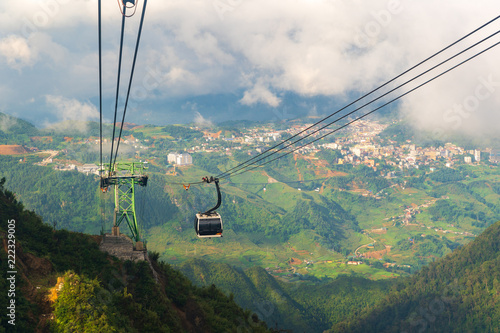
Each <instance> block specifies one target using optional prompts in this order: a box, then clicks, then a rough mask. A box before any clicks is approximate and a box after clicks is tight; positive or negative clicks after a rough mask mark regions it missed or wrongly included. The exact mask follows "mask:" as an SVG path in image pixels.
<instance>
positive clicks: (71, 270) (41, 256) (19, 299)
mask: <svg viewBox="0 0 500 333" xmlns="http://www.w3.org/2000/svg"><path fill="white" fill-rule="evenodd" d="M4 183H5V180H4V179H2V180H1V181H0V235H1V238H2V243H3V246H2V250H1V251H0V257H1V261H0V269H2V271H3V272H8V271H15V272H17V273H9V274H10V275H9V276H13V279H14V280H15V282H14V283H13V282H12V281H11V280H7V279H5V278H4V279H1V280H0V289H1V290H9V288H10V289H12V290H13V293H15V295H14V294H12V295H10V294H8V293H7V292H3V293H1V294H0V306H2V307H3V308H4V309H6V308H7V306H8V305H9V304H12V303H13V301H14V304H15V310H13V311H11V313H12V314H13V318H7V317H5V316H2V317H1V319H0V320H1V321H0V332H4V331H9V332H31V331H35V330H36V331H39V332H48V331H49V330H52V331H55V332H63V331H74V332H104V331H106V332H236V331H237V330H247V329H249V328H251V329H252V330H253V332H267V329H266V328H265V325H264V324H263V323H261V322H259V321H258V319H257V317H256V316H252V314H251V312H250V311H244V310H242V309H241V308H240V307H239V306H237V305H236V303H235V302H234V301H233V300H232V299H231V298H229V297H227V296H225V295H224V294H223V293H222V292H221V291H219V290H218V289H217V288H215V286H209V287H204V288H198V287H194V286H193V285H192V284H191V282H190V281H189V280H187V279H186V278H185V277H184V276H183V275H182V274H180V273H179V272H178V271H176V270H173V269H172V268H171V267H170V266H169V265H168V264H165V263H160V262H157V261H156V259H157V258H158V255H157V254H153V256H152V266H153V267H154V269H155V270H156V272H157V273H158V283H156V282H155V278H154V276H153V273H152V271H151V268H150V266H149V265H148V263H147V262H138V263H134V262H131V261H126V262H123V261H120V260H117V259H116V258H113V257H110V256H109V255H107V254H105V253H103V252H101V251H100V250H99V248H98V242H99V238H100V237H99V236H89V235H84V234H80V233H72V232H68V231H66V230H57V231H56V230H53V229H52V228H51V227H49V226H48V225H46V224H44V223H43V222H42V221H41V219H40V218H39V217H38V216H37V215H35V214H34V213H33V212H29V211H26V210H25V209H24V207H23V205H22V204H21V203H19V202H17V200H16V199H15V196H14V194H13V193H12V192H10V191H7V190H4V188H3V185H4ZM9 234H10V235H15V237H13V236H8V235H9ZM9 245H11V246H9ZM9 250H11V251H10V252H9ZM14 250H15V264H13V262H12V261H9V260H8V259H11V260H12V257H8V254H12V253H13V252H14ZM10 265H13V266H10ZM13 285H15V287H14V286H13ZM11 286H12V288H11ZM9 311H10V310H9ZM9 320H14V321H13V322H11V323H9V322H8V321H9ZM12 323H15V326H14V325H12Z"/></svg>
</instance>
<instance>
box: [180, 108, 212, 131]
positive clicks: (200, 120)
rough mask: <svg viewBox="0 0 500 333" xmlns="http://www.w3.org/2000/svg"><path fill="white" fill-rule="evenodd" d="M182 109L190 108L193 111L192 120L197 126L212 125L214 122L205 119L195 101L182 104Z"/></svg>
mask: <svg viewBox="0 0 500 333" xmlns="http://www.w3.org/2000/svg"><path fill="white" fill-rule="evenodd" d="M182 108H183V109H191V110H192V111H193V112H194V119H193V122H194V123H195V124H196V125H197V126H199V127H213V126H214V124H213V123H212V121H211V120H209V119H206V118H205V117H203V115H202V114H201V113H200V112H199V111H198V105H197V104H196V103H187V104H185V105H183V107H182Z"/></svg>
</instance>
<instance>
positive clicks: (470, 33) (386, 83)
mask: <svg viewBox="0 0 500 333" xmlns="http://www.w3.org/2000/svg"><path fill="white" fill-rule="evenodd" d="M499 18H500V15H499V16H497V17H495V18H493V19H492V20H490V21H488V22H486V23H485V24H483V25H481V26H480V27H478V28H476V29H475V30H473V31H471V32H469V33H468V34H466V35H465V36H463V37H461V38H459V39H458V40H456V41H455V42H453V43H451V44H450V45H448V46H446V47H445V48H443V49H441V50H440V51H438V52H436V53H434V54H433V55H431V56H430V57H428V58H426V59H425V60H423V61H421V62H419V63H418V64H416V65H414V66H413V67H411V68H409V69H407V70H406V71H404V72H403V73H401V74H399V75H398V76H396V77H394V78H392V79H391V80H389V81H387V82H385V83H384V84H382V85H381V86H379V87H377V88H375V89H373V90H371V91H370V92H368V93H367V94H365V95H363V96H361V97H359V98H358V99H356V100H355V101H353V102H351V103H349V104H348V105H346V106H344V107H342V108H341V109H339V110H337V111H336V112H334V113H332V114H330V115H329V116H328V117H326V118H323V119H322V120H320V121H317V122H316V123H314V124H312V125H311V126H309V127H308V128H306V129H304V130H302V131H300V132H299V133H296V134H295V135H293V136H292V137H290V138H288V139H286V140H284V141H283V142H281V143H279V144H277V145H275V146H273V147H271V148H269V149H268V150H266V151H265V152H263V153H261V154H259V155H257V156H254V157H253V158H250V159H249V160H247V161H245V162H242V163H240V164H239V165H237V166H235V167H233V168H231V169H229V170H227V171H225V172H224V173H221V174H219V175H217V177H222V176H224V175H225V174H227V173H228V172H231V171H233V170H234V169H236V168H238V167H240V166H243V165H246V164H248V163H249V162H250V161H253V160H255V159H256V158H258V157H259V156H261V155H263V154H266V153H268V152H270V151H271V150H273V149H275V148H276V147H279V146H280V145H282V144H284V143H286V142H288V141H290V140H291V139H293V138H295V137H297V136H298V135H300V134H302V133H304V132H306V131H307V130H309V129H311V128H312V127H314V126H316V125H318V124H319V123H322V122H323V121H325V120H327V119H329V118H331V117H332V116H334V115H335V114H337V113H339V112H341V111H342V110H344V109H346V108H347V107H349V106H351V105H353V104H355V103H357V102H358V101H360V100H361V99H363V98H365V97H367V96H369V95H371V94H372V93H374V92H376V91H377V90H380V89H381V88H383V87H384V86H386V85H388V84H389V83H391V82H393V81H395V80H396V79H398V78H400V77H401V76H403V75H404V74H406V73H408V72H410V71H411V70H413V69H415V68H417V67H418V66H420V65H422V64H423V63H425V62H427V61H428V60H430V59H432V58H434V57H435V56H437V55H439V54H441V53H442V52H444V51H445V50H447V49H449V48H450V47H452V46H454V45H456V44H457V43H459V42H461V41H462V40H464V39H466V38H467V37H469V36H471V35H472V34H474V33H476V32H477V31H479V30H481V29H483V28H484V27H486V26H487V25H489V24H491V23H493V22H494V21H496V20H497V19H499Z"/></svg>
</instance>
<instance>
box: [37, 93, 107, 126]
mask: <svg viewBox="0 0 500 333" xmlns="http://www.w3.org/2000/svg"><path fill="white" fill-rule="evenodd" d="M45 99H46V103H47V105H48V106H50V107H51V108H52V113H53V114H54V115H55V116H56V117H57V119H58V120H59V121H60V122H61V123H59V124H47V125H48V126H50V127H52V128H55V129H58V130H64V129H65V130H71V129H73V130H77V131H80V132H85V131H86V130H87V125H86V123H85V122H87V121H90V120H97V119H99V112H98V111H97V109H96V108H95V106H94V105H92V104H90V103H89V102H83V103H82V102H80V101H78V100H76V99H68V98H65V97H62V96H52V95H47V96H45Z"/></svg>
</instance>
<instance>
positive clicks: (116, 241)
mask: <svg viewBox="0 0 500 333" xmlns="http://www.w3.org/2000/svg"><path fill="white" fill-rule="evenodd" d="M138 243H140V244H138V249H134V243H133V242H132V240H131V239H130V238H129V237H128V236H126V235H123V234H121V235H120V234H118V235H112V234H105V235H104V236H102V242H101V244H99V249H100V250H101V251H103V252H106V253H108V254H110V255H113V256H116V257H118V258H119V259H122V260H132V261H142V260H147V251H146V249H144V246H143V244H142V242H138Z"/></svg>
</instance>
